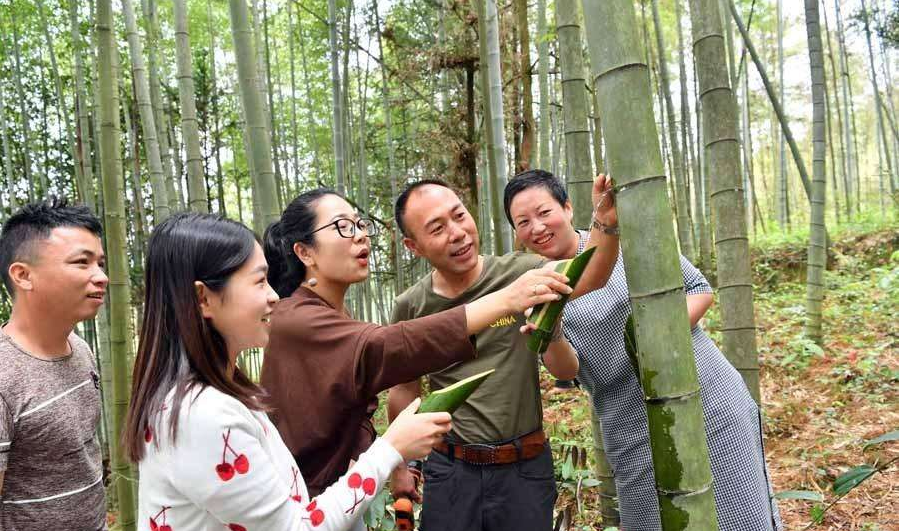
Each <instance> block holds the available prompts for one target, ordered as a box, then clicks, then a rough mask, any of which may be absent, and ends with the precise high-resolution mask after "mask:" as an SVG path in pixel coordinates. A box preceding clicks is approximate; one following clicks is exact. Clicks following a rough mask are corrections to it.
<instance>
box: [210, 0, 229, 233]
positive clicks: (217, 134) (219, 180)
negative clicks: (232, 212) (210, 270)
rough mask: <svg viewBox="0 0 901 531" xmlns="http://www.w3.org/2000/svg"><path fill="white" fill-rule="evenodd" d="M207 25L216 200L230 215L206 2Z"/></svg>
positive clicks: (213, 45)
mask: <svg viewBox="0 0 901 531" xmlns="http://www.w3.org/2000/svg"><path fill="white" fill-rule="evenodd" d="M206 13H207V26H208V28H209V33H210V94H211V96H210V99H211V100H212V101H211V103H212V107H213V131H212V135H213V159H214V160H215V161H216V202H217V203H218V207H219V215H221V216H228V212H226V208H225V186H224V184H223V179H224V176H223V174H222V153H221V151H222V130H221V129H219V89H218V87H217V83H216V35H215V33H214V30H213V4H212V2H211V1H210V0H207V2H206Z"/></svg>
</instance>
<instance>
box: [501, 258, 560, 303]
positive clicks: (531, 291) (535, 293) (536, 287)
mask: <svg viewBox="0 0 901 531" xmlns="http://www.w3.org/2000/svg"><path fill="white" fill-rule="evenodd" d="M568 280H569V279H567V278H566V275H563V274H561V273H558V272H556V271H554V270H552V269H546V268H541V269H533V270H531V271H526V272H525V273H523V274H522V275H520V277H519V278H517V279H516V280H514V281H513V282H512V283H511V284H510V285H508V286H507V287H506V288H504V290H503V291H504V295H505V300H506V301H507V309H508V310H509V311H511V312H514V313H523V312H525V311H526V310H527V309H528V308H531V307H533V306H537V305H539V304H542V303H546V302H553V301H556V300H560V298H561V295H569V294H570V293H572V291H573V290H572V288H570V287H569V285H568V284H567V281H568Z"/></svg>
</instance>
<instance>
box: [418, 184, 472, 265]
mask: <svg viewBox="0 0 901 531" xmlns="http://www.w3.org/2000/svg"><path fill="white" fill-rule="evenodd" d="M404 225H405V226H406V227H407V232H408V233H409V237H407V238H404V245H406V246H407V248H408V249H410V250H411V251H413V253H414V254H416V255H417V256H421V257H423V258H425V259H426V260H428V261H429V263H431V264H432V267H434V268H435V269H437V270H438V271H441V272H446V273H450V274H455V275H462V274H466V273H468V272H470V271H471V270H472V269H473V268H475V267H476V266H477V265H478V263H479V231H478V229H477V228H476V223H475V220H473V219H472V216H471V215H470V214H469V211H468V210H466V206H464V205H463V202H462V201H460V198H459V197H457V194H455V193H454V191H453V190H451V189H450V188H446V187H444V186H440V185H436V184H427V185H424V186H421V187H419V188H417V189H416V190H414V191H413V192H412V193H411V194H410V197H409V199H408V200H407V206H406V212H405V213H404Z"/></svg>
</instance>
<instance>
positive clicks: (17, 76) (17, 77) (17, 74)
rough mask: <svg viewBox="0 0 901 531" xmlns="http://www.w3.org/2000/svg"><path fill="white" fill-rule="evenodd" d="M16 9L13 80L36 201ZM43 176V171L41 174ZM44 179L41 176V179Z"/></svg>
mask: <svg viewBox="0 0 901 531" xmlns="http://www.w3.org/2000/svg"><path fill="white" fill-rule="evenodd" d="M16 11H17V10H15V9H10V10H9V19H10V22H11V23H12V27H13V57H14V58H15V63H14V64H15V66H16V68H15V70H14V71H13V80H14V81H15V84H16V93H17V95H18V97H19V115H20V116H21V117H22V141H21V142H20V145H21V150H22V172H23V173H24V174H25V182H26V183H28V201H29V202H32V201H34V200H35V197H34V177H33V175H32V168H31V118H30V117H29V116H30V115H29V112H28V107H27V106H26V105H27V103H28V100H27V99H26V98H25V87H24V85H22V58H21V51H20V49H21V44H20V42H21V40H20V35H19V25H18V23H17V20H16ZM41 174H43V171H42V172H41ZM43 178H44V177H43V176H41V179H43Z"/></svg>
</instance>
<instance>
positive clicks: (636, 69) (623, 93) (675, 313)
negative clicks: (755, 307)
mask: <svg viewBox="0 0 901 531" xmlns="http://www.w3.org/2000/svg"><path fill="white" fill-rule="evenodd" d="M582 5H583V11H584V13H585V25H586V27H590V28H592V31H589V32H587V35H588V48H589V54H590V57H591V66H592V81H593V85H594V88H595V91H596V93H597V97H598V102H599V104H600V106H601V109H602V110H603V113H602V116H601V123H602V129H603V130H604V131H616V134H615V135H612V134H611V135H607V136H605V140H606V148H607V150H606V155H607V164H608V167H609V168H610V174H611V175H612V176H613V178H614V180H615V181H616V189H617V191H618V197H617V211H618V213H619V224H620V229H621V231H622V237H621V244H622V253H623V261H624V264H625V270H626V278H627V283H628V285H629V296H630V299H631V302H632V310H633V315H634V318H635V323H636V333H637V336H638V347H639V365H640V367H641V384H642V388H643V389H644V392H645V396H646V406H647V414H648V428H649V432H650V440H651V455H652V458H653V463H654V476H655V482H656V486H657V495H658V501H659V504H660V517H661V518H660V519H661V522H662V527H663V530H664V531H676V530H684V529H692V530H698V531H704V530H715V529H716V528H717V522H716V509H715V506H714V500H713V479H712V477H711V472H710V459H709V454H708V450H707V440H706V437H705V432H704V419H703V414H702V410H701V400H700V386H699V384H698V378H697V368H696V367H695V364H694V354H693V350H692V344H691V337H690V330H689V323H688V311H687V306H686V303H685V293H684V288H683V280H682V273H681V269H680V267H679V253H678V249H677V246H676V238H675V235H674V234H673V230H672V217H671V209H670V206H669V202H668V200H667V191H666V176H665V175H664V172H663V161H662V159H661V156H660V145H659V142H658V135H657V128H656V125H655V122H654V111H653V100H652V94H651V92H650V90H651V87H650V86H649V84H648V82H647V80H648V66H647V64H646V63H645V62H644V59H643V58H642V55H641V45H640V42H639V39H638V33H637V32H638V23H637V20H636V16H635V9H634V5H633V4H632V2H630V1H629V0H583V2H582Z"/></svg>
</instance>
